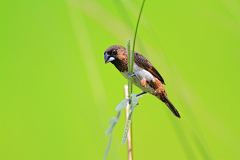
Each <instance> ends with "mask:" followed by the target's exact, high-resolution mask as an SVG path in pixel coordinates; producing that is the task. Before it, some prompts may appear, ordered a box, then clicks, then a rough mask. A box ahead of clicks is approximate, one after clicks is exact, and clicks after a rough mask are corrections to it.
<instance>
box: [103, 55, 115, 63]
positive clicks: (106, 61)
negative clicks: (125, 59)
mask: <svg viewBox="0 0 240 160" xmlns="http://www.w3.org/2000/svg"><path fill="white" fill-rule="evenodd" d="M104 59H105V64H107V63H108V62H112V61H114V60H115V58H114V57H111V56H110V55H109V54H107V53H105V54H104Z"/></svg>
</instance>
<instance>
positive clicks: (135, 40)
mask: <svg viewBox="0 0 240 160" xmlns="http://www.w3.org/2000/svg"><path fill="white" fill-rule="evenodd" d="M144 3H145V0H143V3H142V8H141V10H140V13H139V16H138V21H137V26H136V30H135V35H134V39H133V50H132V55H133V56H132V63H133V60H134V48H135V41H136V37H137V30H138V24H139V21H140V17H141V14H142V10H143V6H144ZM129 74H130V72H129Z"/></svg>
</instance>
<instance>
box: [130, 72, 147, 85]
mask: <svg viewBox="0 0 240 160" xmlns="http://www.w3.org/2000/svg"><path fill="white" fill-rule="evenodd" d="M127 76H128V77H129V78H132V77H134V76H135V77H137V79H138V81H139V82H140V84H141V85H142V83H141V81H140V79H139V77H138V76H137V75H136V74H135V73H134V72H133V74H132V75H129V72H128V73H127ZM142 86H143V85H142ZM143 87H144V86H143Z"/></svg>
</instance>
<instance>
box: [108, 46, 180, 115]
mask: <svg viewBox="0 0 240 160" xmlns="http://www.w3.org/2000/svg"><path fill="white" fill-rule="evenodd" d="M104 59H105V64H106V63H108V62H111V63H112V64H114V65H115V67H116V68H117V69H118V70H119V71H120V73H121V74H122V75H123V76H124V77H125V78H127V79H128V78H130V77H133V78H132V81H133V84H134V85H135V86H137V87H138V88H140V89H141V90H142V91H143V92H142V93H140V94H138V95H137V96H139V95H142V94H145V93H149V94H152V95H154V96H156V97H157V98H158V99H160V100H161V101H162V102H164V103H165V104H166V105H167V106H168V108H169V109H170V110H171V111H172V112H173V114H174V115H175V116H177V117H178V118H180V114H179V113H178V111H177V109H176V108H175V107H174V106H173V104H172V103H171V102H170V101H169V99H168V96H167V93H166V91H165V89H164V87H163V84H164V85H165V82H164V80H163V78H162V76H161V75H160V74H159V73H158V71H157V70H156V69H155V68H154V67H153V65H152V64H151V63H150V62H149V61H148V60H147V58H145V57H144V56H143V55H141V54H140V53H137V52H134V64H133V75H129V74H128V73H129V72H128V54H127V50H126V48H124V47H123V46H120V45H113V46H111V47H109V48H108V49H107V50H106V51H105V52H104Z"/></svg>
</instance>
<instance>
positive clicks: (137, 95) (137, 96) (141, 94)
mask: <svg viewBox="0 0 240 160" xmlns="http://www.w3.org/2000/svg"><path fill="white" fill-rule="evenodd" d="M146 93H147V92H142V93H139V94H137V95H136V97H138V96H141V95H143V94H146Z"/></svg>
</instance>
